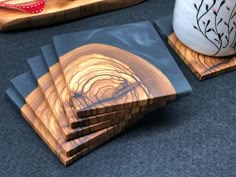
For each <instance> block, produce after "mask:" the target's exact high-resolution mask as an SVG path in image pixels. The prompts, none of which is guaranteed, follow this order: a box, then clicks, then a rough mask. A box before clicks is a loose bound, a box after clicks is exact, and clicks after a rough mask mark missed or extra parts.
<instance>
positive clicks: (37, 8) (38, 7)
mask: <svg viewBox="0 0 236 177" xmlns="http://www.w3.org/2000/svg"><path fill="white" fill-rule="evenodd" d="M44 6H45V0H38V1H37V2H35V3H32V4H27V5H20V4H9V3H5V2H0V7H4V8H9V9H18V10H21V11H23V12H27V13H31V14H36V13H40V12H42V11H43V9H44Z"/></svg>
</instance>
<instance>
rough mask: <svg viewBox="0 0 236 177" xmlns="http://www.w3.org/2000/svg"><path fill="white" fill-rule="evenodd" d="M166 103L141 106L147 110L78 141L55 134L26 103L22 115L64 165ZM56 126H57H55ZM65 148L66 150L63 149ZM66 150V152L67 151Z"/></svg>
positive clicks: (160, 102)
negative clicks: (78, 147)
mask: <svg viewBox="0 0 236 177" xmlns="http://www.w3.org/2000/svg"><path fill="white" fill-rule="evenodd" d="M36 94H37V93H36ZM165 104H166V100H163V99H162V100H159V101H158V102H157V103H156V104H153V105H152V106H150V107H148V109H147V108H144V109H143V108H141V109H143V110H145V111H144V112H142V113H138V114H137V113H136V114H134V115H130V114H129V115H126V120H125V121H123V122H121V123H119V124H117V125H115V126H112V127H109V128H106V129H104V130H102V131H100V133H93V134H92V135H90V136H85V137H83V138H80V139H78V140H77V141H76V140H75V141H74V140H71V141H64V140H62V139H61V137H60V136H59V135H55V132H54V131H53V130H52V127H51V126H48V125H49V124H50V123H49V124H45V122H43V119H41V118H40V117H38V116H37V114H35V112H34V111H33V110H32V109H31V108H30V107H29V106H28V105H27V104H25V105H24V106H23V107H22V109H21V112H22V115H23V117H24V118H25V119H26V120H27V122H28V123H29V124H30V125H31V126H32V128H34V130H35V131H36V132H37V133H38V134H39V136H40V137H41V138H42V139H43V140H44V142H45V143H46V144H47V145H48V146H49V148H50V149H51V150H52V151H53V152H54V153H55V154H56V155H57V156H58V158H59V159H60V160H61V161H62V163H63V164H64V165H69V164H71V163H72V162H74V161H75V160H77V159H79V158H80V157H82V156H83V155H85V154H87V153H88V152H90V151H91V150H93V149H95V148H96V147H98V146H99V145H101V144H103V143H105V142H106V141H108V140H109V139H110V138H112V137H114V136H116V135H117V134H119V133H120V132H121V131H122V130H124V129H125V128H126V127H128V126H130V125H132V124H133V123H135V122H136V121H138V120H139V119H141V118H142V117H143V116H144V115H145V114H146V113H148V112H150V111H153V110H155V109H157V108H158V107H159V106H163V105H165ZM47 118H49V122H51V117H47ZM54 127H55V128H56V126H54ZM77 145H80V146H81V148H80V149H79V150H78V149H77V150H75V149H74V150H73V152H74V153H73V155H72V156H67V150H69V149H71V146H73V147H74V148H76V146H77ZM63 149H64V150H63ZM65 151H66V152H65Z"/></svg>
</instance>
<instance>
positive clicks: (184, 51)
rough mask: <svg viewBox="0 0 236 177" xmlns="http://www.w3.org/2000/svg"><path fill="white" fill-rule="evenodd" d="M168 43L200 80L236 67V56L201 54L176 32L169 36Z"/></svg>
mask: <svg viewBox="0 0 236 177" xmlns="http://www.w3.org/2000/svg"><path fill="white" fill-rule="evenodd" d="M168 43H169V44H170V46H171V47H172V48H173V49H174V50H175V51H176V53H177V54H178V55H179V56H180V58H181V59H182V60H183V61H184V62H185V64H186V65H187V66H188V67H189V68H190V69H191V70H192V72H193V73H194V74H195V75H196V76H197V78H198V79H199V80H204V79H207V78H210V77H214V76H217V75H219V74H222V73H225V72H227V71H232V70H234V69H236V56H230V57H210V56H205V55H202V54H199V53H197V52H195V51H193V50H192V49H190V48H188V47H187V46H185V45H184V44H183V43H182V42H181V41H180V40H178V38H177V37H176V35H175V34H174V33H172V34H171V35H170V36H169V37H168Z"/></svg>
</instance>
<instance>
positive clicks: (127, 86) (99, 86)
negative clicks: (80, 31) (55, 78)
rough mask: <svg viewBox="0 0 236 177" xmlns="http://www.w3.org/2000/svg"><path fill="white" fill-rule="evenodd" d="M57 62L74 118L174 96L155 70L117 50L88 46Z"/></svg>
mask: <svg viewBox="0 0 236 177" xmlns="http://www.w3.org/2000/svg"><path fill="white" fill-rule="evenodd" d="M59 60H60V64H61V66H62V70H63V73H64V77H65V80H66V82H67V85H68V90H70V94H71V98H72V102H73V105H74V107H75V109H76V111H77V114H78V117H86V116H92V115H98V114H103V113H108V112H112V111H118V110H122V109H127V108H134V107H138V106H146V105H149V104H153V103H155V101H156V100H157V99H160V98H161V97H167V100H168V99H175V96H176V92H175V89H174V87H173V86H172V84H171V83H170V81H169V80H168V78H167V77H166V76H165V75H164V74H163V73H162V72H161V71H160V70H159V69H157V68H156V67H154V66H153V65H152V64H151V63H149V62H147V61H146V60H144V59H142V58H140V57H139V56H136V55H134V54H132V53H130V52H127V51H124V50H122V49H119V48H117V47H113V46H109V45H104V44H88V45H85V46H82V47H79V48H77V49H74V50H72V51H71V52H69V53H67V54H65V55H63V56H61V57H60V59H59ZM78 68H79V69H78ZM160 83H161V84H160Z"/></svg>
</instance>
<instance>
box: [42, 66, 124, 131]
mask: <svg viewBox="0 0 236 177" xmlns="http://www.w3.org/2000/svg"><path fill="white" fill-rule="evenodd" d="M49 73H50V75H51V79H52V80H50V79H46V77H48V76H46V75H45V76H43V77H45V78H43V77H42V78H41V79H40V80H39V84H40V83H41V82H42V83H45V84H46V83H50V85H51V82H53V84H54V87H55V91H54V90H53V91H52V92H53V94H55V93H57V97H56V98H57V99H60V102H61V105H60V106H58V107H57V109H63V111H56V112H58V113H59V112H60V114H64V115H62V117H64V118H65V117H66V119H67V120H68V121H67V120H65V121H66V123H65V126H71V127H72V128H77V127H82V126H86V125H91V124H95V123H99V122H102V121H107V120H110V119H115V118H116V117H121V116H123V113H124V110H123V111H116V112H111V113H107V114H100V115H94V116H90V117H84V118H80V117H77V115H76V113H75V111H74V109H75V108H74V107H73V104H72V103H71V98H70V91H69V89H68V88H67V86H66V81H65V79H64V76H63V72H62V69H61V66H60V63H56V64H54V65H53V66H51V67H50V68H49ZM44 80H45V81H44ZM40 85H44V84H40ZM42 88H44V86H42ZM46 97H47V96H46ZM47 98H48V97H47ZM54 98H55V97H54ZM49 102H50V103H54V102H55V101H49ZM58 104H60V103H58ZM51 106H52V107H54V106H53V105H51Z"/></svg>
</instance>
